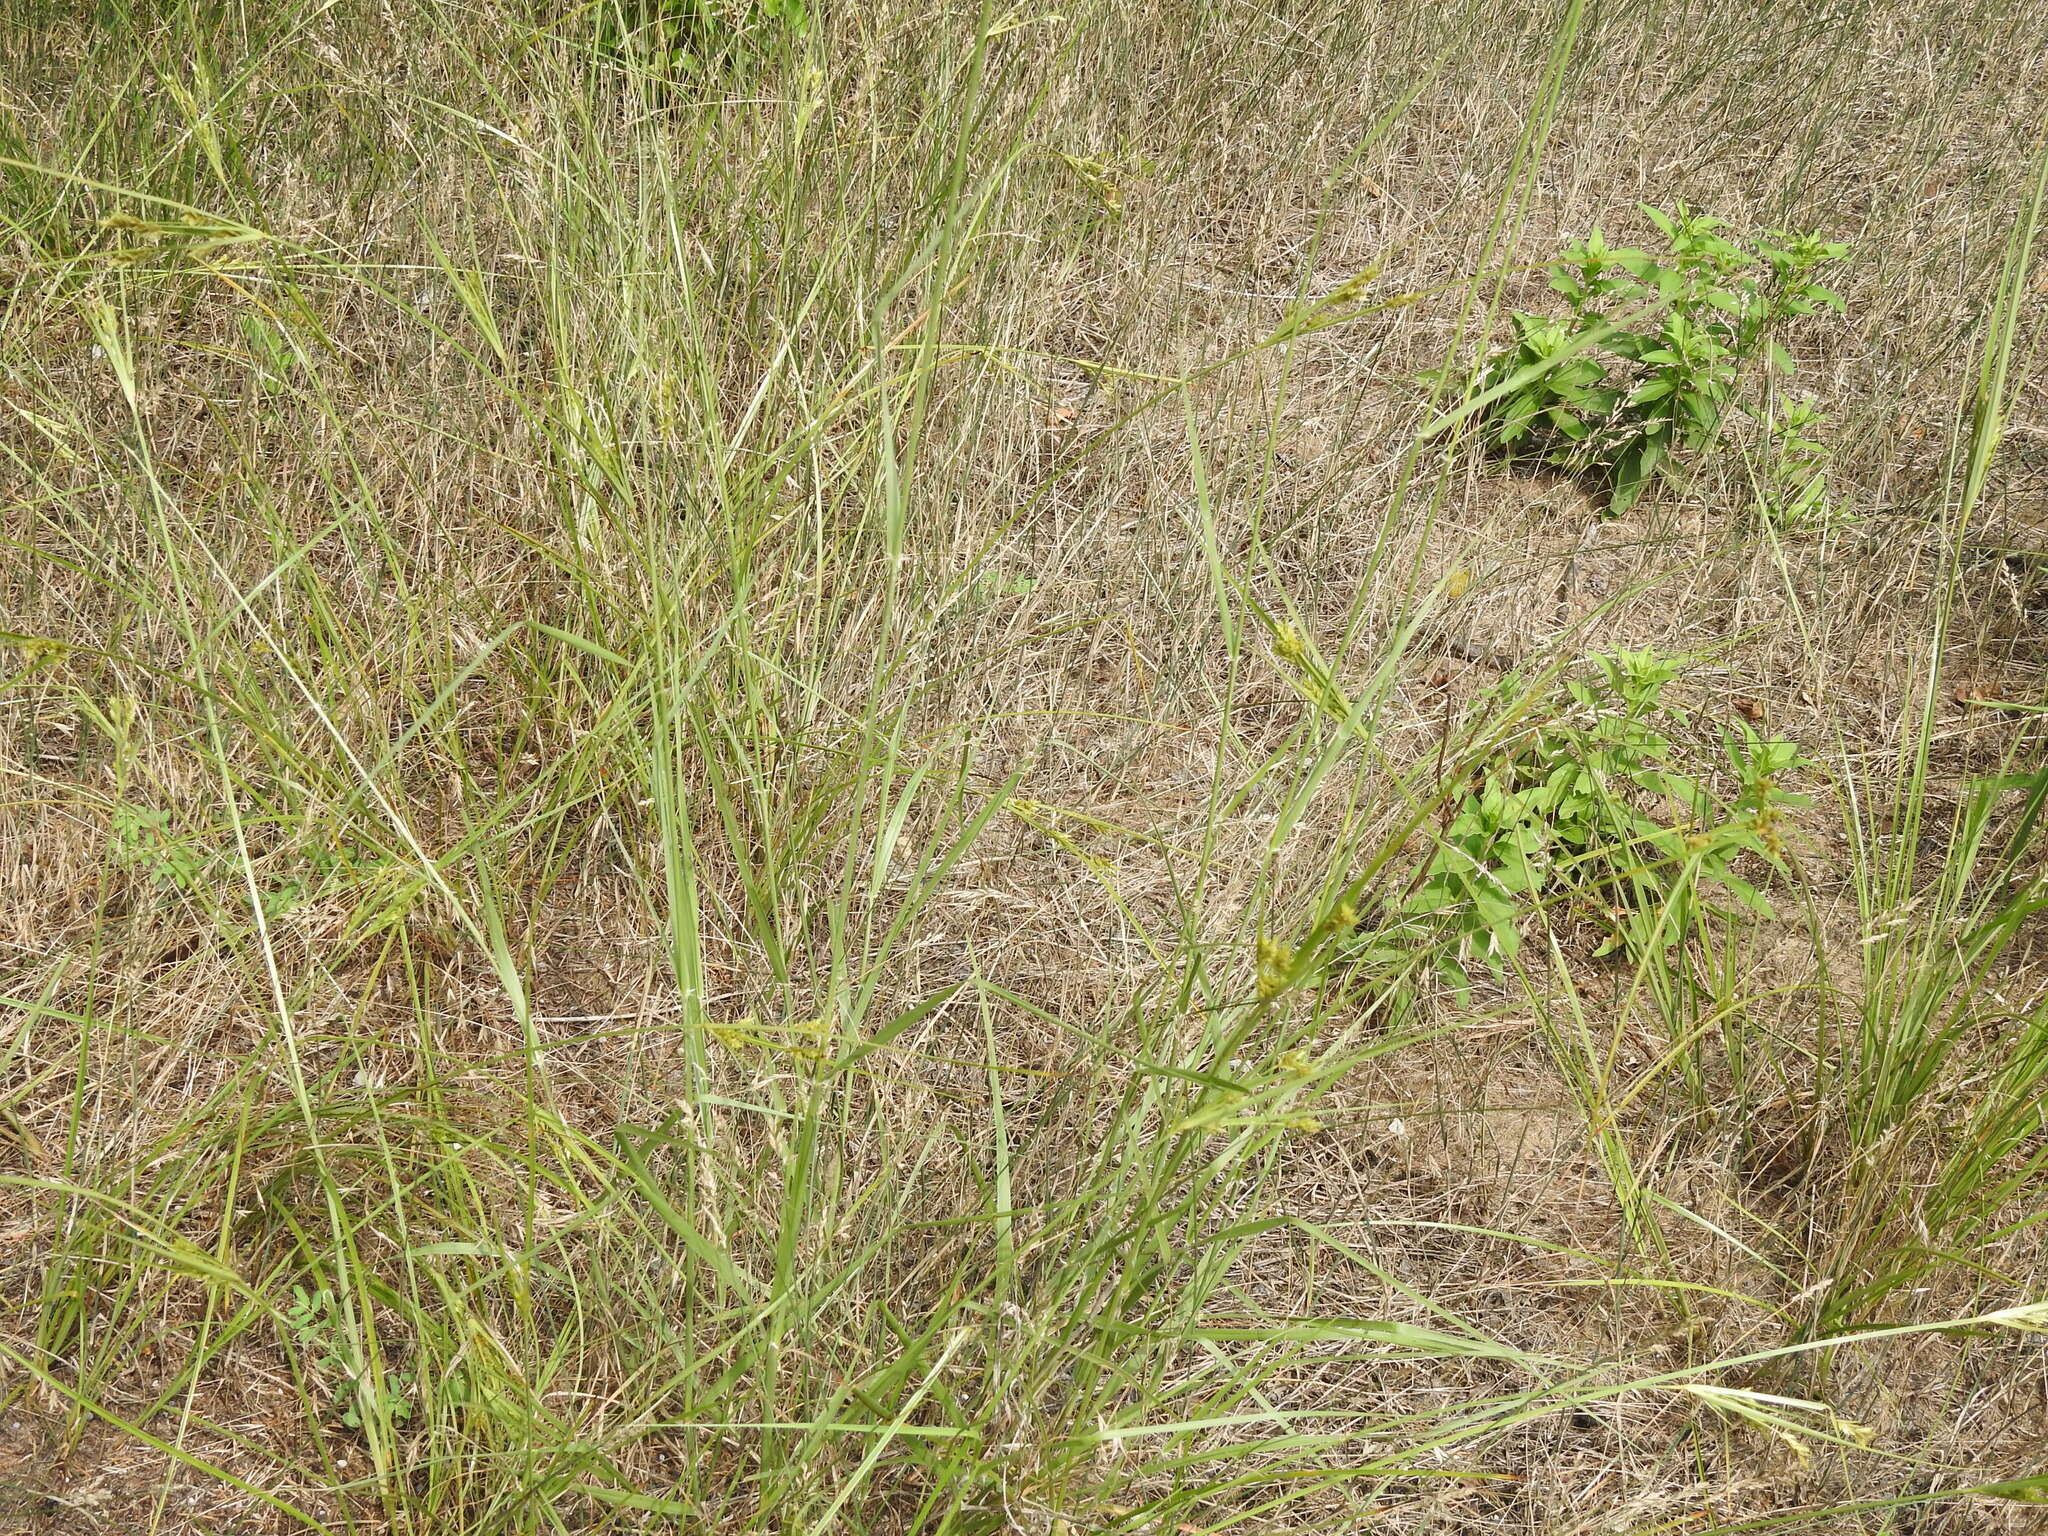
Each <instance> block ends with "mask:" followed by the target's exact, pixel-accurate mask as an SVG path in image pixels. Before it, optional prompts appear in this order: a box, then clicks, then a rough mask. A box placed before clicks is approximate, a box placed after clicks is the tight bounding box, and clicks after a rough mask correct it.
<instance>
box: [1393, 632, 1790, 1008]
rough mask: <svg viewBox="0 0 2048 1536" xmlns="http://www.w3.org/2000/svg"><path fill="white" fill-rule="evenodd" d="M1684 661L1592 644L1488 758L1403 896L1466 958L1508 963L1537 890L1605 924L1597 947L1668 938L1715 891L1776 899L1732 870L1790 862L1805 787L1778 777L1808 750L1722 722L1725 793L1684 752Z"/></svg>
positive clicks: (1659, 945) (1668, 941)
mask: <svg viewBox="0 0 2048 1536" xmlns="http://www.w3.org/2000/svg"><path fill="white" fill-rule="evenodd" d="M1682 666H1683V663H1682V661H1681V660H1679V659H1676V658H1668V657H1663V656H1659V655H1658V654H1656V653H1655V652H1653V651H1615V652H1612V653H1609V654H1605V655H1600V656H1595V657H1592V658H1590V660H1589V663H1588V665H1587V668H1586V675H1585V676H1582V677H1579V678H1572V679H1568V680H1567V681H1566V682H1565V683H1564V685H1563V687H1562V690H1561V693H1560V695H1559V697H1558V699H1557V701H1556V707H1555V709H1554V710H1552V711H1551V712H1549V714H1548V716H1547V718H1545V719H1544V720H1543V721H1542V722H1541V723H1540V724H1538V725H1536V726H1535V727H1534V728H1533V729H1530V730H1529V731H1528V732H1526V734H1524V735H1522V736H1520V737H1519V738H1518V739H1516V740H1514V741H1513V742H1511V743H1510V744H1508V745H1507V746H1506V747H1505V748H1504V749H1503V750H1501V751H1500V752H1499V753H1498V754H1496V755H1494V756H1493V757H1492V758H1490V759H1489V760H1488V761H1487V762H1486V763H1484V764H1483V765H1482V766H1481V767H1480V768H1479V769H1478V770H1477V771H1476V772H1475V773H1474V774H1473V775H1472V776H1471V779H1470V781H1469V782H1468V783H1467V785H1466V786H1465V788H1464V789H1463V790H1462V792H1460V793H1459V794H1457V795H1456V796H1455V797H1454V798H1453V799H1452V800H1451V802H1450V803H1449V805H1448V807H1447V812H1448V814H1447V818H1446V821H1445V824H1444V827H1443V829H1442V832H1441V834H1440V836H1439V838H1438V840H1437V843H1436V846H1435V848H1434V850H1433V851H1432V853H1431V856H1430V858H1429V860H1428V862H1427V863H1426V864H1425V865H1424V866H1423V868H1422V870H1421V871H1420V874H1419V876H1418V880H1417V884H1416V887H1415V889H1414V890H1413V891H1412V892H1411V894H1410V895H1409V897H1408V898H1407V902H1406V909H1407V911H1408V913H1409V914H1410V915H1412V916H1416V917H1425V918H1432V917H1433V918H1437V919H1440V920H1442V921H1443V922H1445V923H1446V924H1448V926H1449V929H1450V932H1451V934H1452V936H1453V937H1454V939H1455V942H1456V949H1457V955H1458V957H1457V958H1453V959H1447V961H1446V967H1447V969H1449V970H1451V971H1452V972H1454V973H1455V974H1456V975H1457V977H1458V978H1459V979H1460V980H1462V979H1463V974H1464V973H1463V970H1462V964H1461V962H1462V960H1463V959H1465V958H1476V959H1478V960H1480V961H1482V962H1483V963H1485V964H1486V965H1487V966H1489V967H1490V968H1495V969H1498V968H1499V967H1501V966H1503V965H1505V964H1506V963H1507V962H1508V961H1510V960H1512V959H1513V958H1514V956H1515V953H1516V951H1517V950H1518V948H1519V947H1520V943H1521V938H1520V932H1519V925H1520V923H1521V921H1522V919H1523V918H1524V917H1525V916H1526V915H1527V914H1528V912H1529V909H1530V907H1531V905H1532V904H1533V903H1535V902H1537V901H1539V900H1546V899H1550V898H1553V897H1561V898H1564V899H1565V900H1567V901H1568V902H1570V903H1571V904H1572V905H1573V906H1574V907H1575V908H1577V909H1578V910H1580V911H1581V912H1583V913H1585V914H1587V915H1591V916H1594V917H1596V918H1597V919H1598V920H1599V921H1601V922H1602V923H1603V924H1604V925H1606V926H1607V927H1608V928H1609V929H1610V930H1611V932H1610V936H1609V938H1608V939H1607V941H1606V943H1605V944H1604V945H1603V946H1602V948H1601V952H1602V953H1606V952H1609V951H1612V950H1615V949H1623V948H1625V949H1626V950H1628V951H1629V952H1630V953H1633V954H1640V953H1643V952H1645V951H1647V950H1652V949H1658V950H1661V949H1667V948H1669V947H1670V946H1672V945H1673V944H1675V943H1676V942H1678V940H1679V939H1681V938H1682V937H1683V936H1684V935H1685V934H1686V933H1687V932H1688V931H1689V930H1690V929H1691V927H1692V925H1693V923H1694V921H1695V920H1696V918H1697V917H1698V915H1699V912H1700V909H1701V906H1702V904H1703V902H1705V901H1706V900H1707V899H1708V893H1712V894H1713V895H1715V896H1718V897H1724V898H1728V899H1731V900H1733V901H1734V902H1735V903H1736V904H1737V905H1738V906H1740V907H1742V908H1745V909H1747V910H1749V911H1751V912H1754V913H1757V914H1759V915H1768V914H1769V912H1770V907H1769V905H1768V904H1767V903H1766V901H1765V900H1764V897H1763V896H1762V894H1761V893H1760V892H1759V891H1758V890H1757V889H1756V887H1755V886H1754V885H1752V884H1751V883H1750V882H1749V881H1748V880H1747V879H1745V878H1744V877H1743V876H1742V875H1740V874H1738V873H1737V868H1736V866H1737V862H1738V860H1739V859H1740V857H1741V856H1742V855H1743V854H1745V853H1750V854H1756V855H1758V856H1759V857H1761V858H1762V859H1763V860H1765V861H1766V862H1767V863H1769V864H1771V865H1773V866H1777V867H1781V868H1782V867H1783V857H1784V844H1783V840H1782V835H1781V832H1780V830H1779V823H1780V819H1781V818H1782V816H1783V813H1784V812H1786V811H1787V810H1790V809H1793V808H1795V807H1798V806H1801V805H1804V804H1805V803H1806V801H1805V800H1804V799H1803V798H1801V797H1800V796H1797V795H1795V794H1792V793H1791V792H1789V791H1788V790H1786V789H1785V788H1784V786H1783V782H1782V781H1783V779H1784V777H1785V775H1787V774H1788V773H1791V772H1793V771H1795V770H1797V769H1800V768H1802V767H1804V766H1806V763H1805V760H1804V758H1803V757H1802V756H1801V754H1800V752H1799V750H1798V748H1797V747H1795V746H1793V745H1791V744H1789V743H1786V742H1779V741H1768V740H1765V739H1764V738H1762V737H1761V736H1759V735H1758V734H1757V733H1756V732H1754V731H1752V730H1750V729H1748V728H1747V727H1744V728H1742V730H1741V731H1740V732H1737V733H1724V734H1723V736H1722V743H1721V745H1722V752H1723V755H1724V759H1725V766H1726V768H1727V769H1728V770H1729V772H1728V775H1727V776H1728V777H1729V778H1731V779H1732V780H1733V781H1734V782H1735V784H1736V785H1737V786H1738V788H1737V789H1736V791H1735V792H1734V793H1733V794H1732V795H1731V796H1728V797H1726V798H1722V797H1719V796H1717V795H1716V794H1715V793H1714V790H1713V789H1712V787H1711V786H1710V785H1709V784H1708V782H1707V781H1706V780H1705V779H1703V778H1701V777H1698V776H1696V775H1694V774H1692V773H1689V772H1686V771H1685V770H1684V768H1683V767H1681V766H1680V762H1679V758H1680V752H1679V749H1678V747H1677V746H1676V744H1675V743H1674V742H1673V740H1672V736H1671V731H1672V730H1673V728H1674V727H1675V726H1676V725H1677V724H1678V723H1679V722H1681V721H1682V720H1683V719H1684V711H1683V710H1682V709H1681V708H1680V707H1679V706H1678V705H1676V704H1674V703H1672V702H1671V701H1670V700H1668V699H1667V698H1666V697H1665V689H1666V688H1667V687H1668V686H1669V685H1670V683H1671V682H1672V681H1673V680H1674V679H1675V678H1677V677H1678V676H1679V673H1680V671H1681V669H1682Z"/></svg>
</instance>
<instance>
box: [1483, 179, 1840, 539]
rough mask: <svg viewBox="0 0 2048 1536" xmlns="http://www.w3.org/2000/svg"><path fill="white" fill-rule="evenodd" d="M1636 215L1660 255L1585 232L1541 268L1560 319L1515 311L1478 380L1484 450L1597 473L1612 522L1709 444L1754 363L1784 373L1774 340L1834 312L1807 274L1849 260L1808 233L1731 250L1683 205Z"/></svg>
mask: <svg viewBox="0 0 2048 1536" xmlns="http://www.w3.org/2000/svg"><path fill="white" fill-rule="evenodd" d="M1643 213H1644V215H1645V216H1646V217H1648V218H1649V220H1650V221H1651V222H1652V223H1653V224H1655V225H1656V226H1657V228H1658V229H1659V230H1661V231H1662V232H1663V234H1664V237H1665V246H1666V248H1665V250H1664V252H1663V253H1662V254H1661V255H1652V254H1650V253H1649V252H1647V251H1642V250H1636V249H1634V248H1631V247H1617V246H1610V245H1608V244H1607V242H1606V240H1605V238H1604V237H1603V236H1602V234H1601V232H1600V231H1599V230H1598V229H1595V230H1594V231H1593V232H1592V233H1591V234H1590V235H1588V236H1587V237H1586V238H1585V239H1584V240H1582V241H1580V242H1579V243H1578V244H1577V245H1574V246H1572V247H1570V248H1569V249H1568V250H1566V251H1565V252H1564V253H1563V254H1562V255H1560V256H1559V257H1558V258H1557V259H1556V260H1555V261H1553V262H1551V263H1550V265H1549V272H1550V286H1551V287H1552V288H1553V289H1555V290H1556V291H1557V293H1559V294H1560V295H1561V296H1562V297H1563V299H1564V301H1565V305H1566V314H1565V316H1564V317H1563V318H1557V317H1554V316H1549V315H1537V314H1530V313H1527V312H1524V311H1516V312H1515V313H1514V314H1513V315H1512V316H1511V320H1512V323H1513V326H1514V330H1515V341H1514V344H1513V345H1512V346H1509V347H1507V348H1505V349H1503V350H1502V351H1501V352H1499V353H1498V354H1496V355H1495V356H1494V358H1493V359H1492V360H1491V362H1490V364H1489V366H1488V368H1487V371H1486V374H1485V377H1484V381H1483V388H1484V390H1485V391H1486V392H1488V393H1492V392H1495V391H1499V392H1500V393H1499V397H1498V398H1497V399H1496V400H1494V401H1493V402H1492V404H1491V406H1490V407H1489V409H1488V412H1487V415H1486V428H1485V430H1486V435H1487V438H1488V440H1489V441H1490V442H1491V443H1492V445H1493V446H1494V447H1496V448H1499V449H1502V450H1504V451H1507V452H1509V453H1512V454H1516V455H1525V454H1526V455H1532V456H1534V457H1537V458H1540V459H1542V460H1543V461H1544V462H1546V463H1550V464H1554V465H1557V466H1559V467H1560V468H1563V469H1566V470H1568V471H1570V472H1572V473H1574V474H1586V475H1593V476H1596V477H1598V478H1599V479H1601V480H1602V481H1604V482H1605V484H1606V485H1607V486H1608V488H1609V491H1610V501H1609V510H1610V512H1611V513H1612V514H1614V515H1619V514H1621V513H1623V512H1625V511H1627V510H1628V509H1629V508H1630V507H1631V506H1633V505H1634V504H1635V502H1636V500H1637V498H1638V497H1640V496H1641V495H1642V494H1643V492H1644V491H1645V490H1646V489H1648V488H1649V486H1650V484H1651V483H1652V482H1653V481H1654V480H1656V479H1658V478H1660V477H1662V478H1665V479H1676V478H1677V477H1678V474H1679V471H1680V467H1681V465H1682V462H1683V456H1684V455H1686V454H1688V453H1693V452H1697V451H1699V450H1701V449H1704V448H1706V447H1708V446H1710V445H1712V444H1715V443H1717V442H1718V441H1719V440H1720V435H1721V429H1722V423H1723V420H1724V418H1725V417H1726V415H1727V412H1728V411H1729V409H1730V407H1731V406H1735V405H1738V404H1740V403H1741V401H1740V399H1739V391H1740V389H1741V388H1742V385H1743V383H1744V378H1745V372H1746V370H1748V369H1749V368H1750V366H1751V365H1752V364H1755V363H1762V364H1763V365H1764V366H1765V367H1766V368H1767V369H1768V370H1769V371H1770V372H1771V373H1772V374H1773V375H1775V376H1777V377H1781V378H1782V377H1789V376H1790V375H1791V374H1792V373H1793V371H1794V364H1793V361H1792V357H1791V354H1790V353H1788V352H1787V351H1786V350H1785V348H1784V346H1783V345H1782V344H1781V343H1780V342H1779V341H1778V340H1777V337H1778V334H1779V333H1780V332H1781V331H1782V330H1783V329H1784V327H1785V325H1786V324H1787V322H1789V321H1792V320H1795V319H1798V318H1801V317H1804V316H1809V315H1812V314H1814V313H1816V312H1818V311H1820V310H1824V309H1831V310H1834V311H1835V312H1837V313H1840V312H1841V310H1842V300H1841V298H1840V297H1839V296H1838V295H1837V294H1836V293H1835V292H1834V291H1833V290H1831V289H1829V288H1826V287H1824V286H1822V284H1821V283H1820V282H1818V281H1817V280H1816V278H1815V273H1816V272H1817V271H1818V269H1820V268H1821V267H1823V266H1825V265H1827V264H1828V263H1830V262H1835V261H1839V260H1841V259H1842V258H1843V257H1844V256H1846V255H1847V254H1848V251H1849V248H1848V246H1846V245H1844V244H1841V243H1839V242H1836V241H1829V240H1826V239H1823V238H1822V237H1821V236H1820V235H1817V234H1805V235H1793V234H1789V233H1786V232H1784V231H1773V232H1771V233H1770V234H1769V235H1768V236H1766V237H1764V238H1761V239H1755V240H1748V241H1742V240H1737V239H1734V238H1731V237H1730V236H1729V235H1728V234H1726V233H1725V231H1726V228H1727V225H1726V223H1725V221H1723V220H1721V219H1717V218H1713V217H1712V216H1710V215H1707V214H1703V213H1695V212H1693V211H1692V210H1690V209H1688V208H1687V207H1686V206H1685V205H1684V204H1683V203H1680V204H1679V205H1678V208H1677V211H1676V212H1675V213H1666V212H1664V211H1663V210H1661V209H1657V208H1652V207H1649V206H1647V205H1644V207H1643ZM1659 316H1661V318H1656V317H1659ZM1652 320H1654V322H1655V323H1654V324H1652V323H1649V322H1651V321H1652ZM1785 419H1786V418H1785V416H1784V415H1783V413H1781V414H1780V417H1779V420H1780V421H1784V420H1785ZM1816 419H1817V418H1816V417H1815V416H1814V415H1811V414H1809V415H1806V416H1804V417H1803V418H1802V419H1801V421H1800V423H1799V425H1800V426H1801V427H1805V426H1810V425H1812V424H1813V422H1814V421H1815V420H1816ZM1807 483H1809V484H1810V483H1811V482H1810V481H1809V482H1807Z"/></svg>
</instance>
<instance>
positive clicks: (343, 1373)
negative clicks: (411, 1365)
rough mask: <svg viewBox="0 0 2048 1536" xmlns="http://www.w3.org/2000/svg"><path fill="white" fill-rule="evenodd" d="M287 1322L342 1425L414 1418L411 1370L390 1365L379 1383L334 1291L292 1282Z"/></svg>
mask: <svg viewBox="0 0 2048 1536" xmlns="http://www.w3.org/2000/svg"><path fill="white" fill-rule="evenodd" d="M284 1322H285V1326H286V1327H287V1328H289V1329H290V1330H291V1334H292V1338H293V1339H294V1340H295V1341H296V1342H297V1344H298V1346H299V1352H300V1354H301V1355H302V1356H303V1357H304V1359H305V1361H306V1364H307V1366H308V1368H309V1369H310V1370H311V1372H312V1374H313V1377H314V1379H315V1380H316V1381H318V1382H319V1384H320V1386H321V1387H322V1389H323V1390H325V1391H326V1392H327V1393H328V1394H329V1395H330V1397H331V1398H332V1399H333V1402H334V1405H335V1407H336V1408H337V1409H339V1410H340V1418H341V1422H342V1423H343V1424H345V1425H347V1426H348V1427H349V1428H350V1429H361V1428H362V1427H363V1423H364V1421H365V1420H366V1419H381V1420H383V1421H385V1422H387V1423H397V1422H401V1421H403V1420H406V1419H409V1418H411V1417H412V1409H413V1401H412V1398H413V1387H414V1381H413V1377H412V1373H411V1372H409V1371H394V1370H390V1369H388V1368H387V1369H386V1370H385V1371H384V1372H383V1373H382V1378H381V1381H380V1379H379V1377H378V1374H377V1373H375V1372H373V1371H372V1370H371V1369H370V1367H369V1362H368V1361H367V1360H365V1359H364V1358H363V1355H362V1352H361V1351H360V1350H359V1349H358V1348H357V1347H356V1344H355V1341H354V1339H353V1338H351V1337H350V1334H349V1329H348V1326H347V1324H346V1323H345V1322H344V1320H343V1318H342V1315H341V1307H340V1304H339V1303H338V1302H337V1301H336V1300H335V1297H334V1292H332V1291H330V1290H328V1289H327V1288H326V1287H325V1286H322V1287H321V1288H320V1289H319V1290H315V1291H309V1290H307V1289H306V1288H305V1287H304V1286H302V1285H295V1286H293V1287H292V1299H291V1304H290V1305H289V1306H287V1307H286V1308H285V1309H284Z"/></svg>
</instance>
